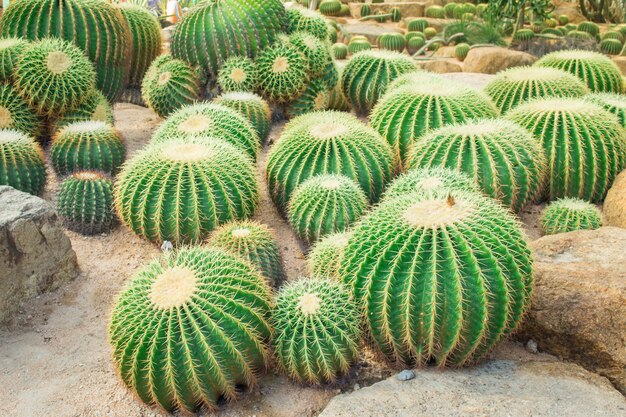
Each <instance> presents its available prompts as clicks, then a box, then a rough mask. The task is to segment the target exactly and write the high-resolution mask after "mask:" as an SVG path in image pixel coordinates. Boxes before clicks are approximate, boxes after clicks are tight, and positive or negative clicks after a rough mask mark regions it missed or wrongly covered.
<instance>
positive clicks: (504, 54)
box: [463, 46, 537, 74]
mask: <svg viewBox="0 0 626 417" xmlns="http://www.w3.org/2000/svg"><path fill="white" fill-rule="evenodd" d="M536 60H537V58H536V57H534V56H532V55H530V54H527V53H526V52H520V51H514V50H511V49H506V48H501V47H498V46H485V47H480V48H472V49H470V51H469V53H468V54H467V57H466V58H465V61H464V62H463V71H465V72H479V73H481V74H496V73H498V72H500V71H502V70H505V69H507V68H512V67H520V66H523V65H532V64H533V63H534V62H535V61H536Z"/></svg>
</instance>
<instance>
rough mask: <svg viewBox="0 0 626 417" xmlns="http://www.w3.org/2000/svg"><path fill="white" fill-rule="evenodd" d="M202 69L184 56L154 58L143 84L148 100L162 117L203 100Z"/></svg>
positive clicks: (146, 99) (151, 106) (144, 94)
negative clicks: (183, 58) (199, 70)
mask: <svg viewBox="0 0 626 417" xmlns="http://www.w3.org/2000/svg"><path fill="white" fill-rule="evenodd" d="M200 94H201V91H200V77H199V75H198V72H197V71H196V70H195V69H193V68H191V67H190V66H189V65H188V64H187V63H186V62H183V61H181V60H180V59H174V58H171V57H164V58H163V59H158V60H155V61H153V62H152V65H151V66H150V68H148V71H147V72H146V74H145V76H144V79H143V83H142V85H141V95H142V96H143V99H144V101H145V102H146V104H147V105H148V107H150V109H152V111H154V112H155V113H156V114H158V115H159V116H161V117H167V116H169V115H170V114H171V113H172V112H174V111H176V110H178V109H180V108H181V107H183V106H185V105H187V104H191V103H193V102H195V101H198V100H200Z"/></svg>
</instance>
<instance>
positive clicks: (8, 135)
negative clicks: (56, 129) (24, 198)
mask: <svg viewBox="0 0 626 417" xmlns="http://www.w3.org/2000/svg"><path fill="white" fill-rule="evenodd" d="M45 183H46V165H45V162H44V157H43V150H42V149H41V146H39V144H38V143H37V142H35V139H34V138H32V137H30V136H28V135H26V134H25V133H23V132H20V131H17V130H13V129H0V185H9V186H11V187H13V188H15V189H16V190H19V191H24V192H25V193H29V194H33V195H40V194H41V192H42V191H43V186H44V185H45Z"/></svg>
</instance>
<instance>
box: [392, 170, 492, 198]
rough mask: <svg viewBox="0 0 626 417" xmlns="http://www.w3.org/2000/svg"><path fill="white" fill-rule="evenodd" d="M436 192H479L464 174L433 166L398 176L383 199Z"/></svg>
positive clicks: (470, 179)
mask: <svg viewBox="0 0 626 417" xmlns="http://www.w3.org/2000/svg"><path fill="white" fill-rule="evenodd" d="M438 190H451V191H463V190H466V191H474V192H480V189H479V188H478V186H477V185H476V183H475V182H474V181H473V180H472V178H470V177H469V176H468V175H467V174H465V173H464V172H462V171H459V170H456V169H453V168H446V167H443V166H437V165H435V166H432V167H427V168H413V169H410V170H408V171H407V172H405V173H404V174H402V175H400V176H399V177H398V178H396V179H395V180H393V182H392V183H391V184H389V187H387V189H386V190H385V194H383V199H385V200H388V199H390V198H394V197H398V196H401V195H405V194H414V193H422V194H429V193H432V192H433V191H438Z"/></svg>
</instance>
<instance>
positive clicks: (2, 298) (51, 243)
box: [0, 186, 78, 323]
mask: <svg viewBox="0 0 626 417" xmlns="http://www.w3.org/2000/svg"><path fill="white" fill-rule="evenodd" d="M0 271H1V272H0V323H2V322H5V321H7V320H9V319H10V318H11V317H12V316H13V314H15V312H16V311H17V310H18V308H19V306H20V305H21V304H22V302H24V301H25V300H28V299H29V298H32V297H35V296H37V295H39V294H41V293H43V292H46V291H51V290H54V289H56V288H58V287H59V286H61V285H62V284H64V283H66V282H68V281H70V280H72V279H74V278H75V277H76V276H77V275H78V265H77V262H76V253H74V250H73V249H72V244H71V243H70V240H69V239H68V238H67V236H65V233H64V232H63V228H62V226H61V224H60V223H59V222H58V221H57V215H56V212H55V210H54V208H53V207H52V206H51V205H50V204H48V203H47V202H46V201H44V200H42V199H41V198H39V197H35V196H33V195H30V194H26V193H23V192H21V191H17V190H15V189H14V188H12V187H7V186H0Z"/></svg>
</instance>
